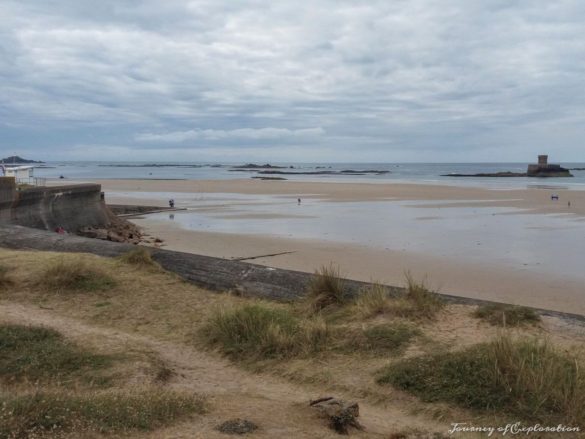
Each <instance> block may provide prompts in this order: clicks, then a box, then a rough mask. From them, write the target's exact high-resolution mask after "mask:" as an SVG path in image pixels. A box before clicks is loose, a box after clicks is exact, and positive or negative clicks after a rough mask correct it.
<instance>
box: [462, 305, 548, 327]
mask: <svg viewBox="0 0 585 439" xmlns="http://www.w3.org/2000/svg"><path fill="white" fill-rule="evenodd" d="M473 315H474V316H475V317H477V318H479V319H482V320H485V321H486V322H488V323H490V324H491V325H494V326H520V325H523V324H537V323H538V322H540V316H539V315H538V314H537V313H536V311H534V310H532V309H530V308H526V307H524V306H516V305H504V304H488V305H481V306H479V307H478V308H477V309H476V310H475V312H474V313H473Z"/></svg>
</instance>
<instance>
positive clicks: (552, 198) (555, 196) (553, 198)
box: [550, 194, 559, 201]
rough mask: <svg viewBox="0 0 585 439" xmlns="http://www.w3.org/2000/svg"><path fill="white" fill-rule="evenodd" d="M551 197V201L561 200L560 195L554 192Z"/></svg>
mask: <svg viewBox="0 0 585 439" xmlns="http://www.w3.org/2000/svg"><path fill="white" fill-rule="evenodd" d="M550 199H551V201H554V200H557V201H558V200H559V196H558V195H554V194H553V195H551V196H550Z"/></svg>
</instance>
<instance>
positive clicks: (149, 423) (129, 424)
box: [0, 389, 206, 439]
mask: <svg viewBox="0 0 585 439" xmlns="http://www.w3.org/2000/svg"><path fill="white" fill-rule="evenodd" d="M205 410H206V408H205V402H204V399H203V398H201V397H199V396H193V395H184V394H179V393H175V392H170V391H164V390H160V389H156V390H145V391H134V392H123V391H117V392H98V393H84V394H82V395H80V394H75V393H69V392H45V391H39V392H35V393H29V394H21V395H2V396H0V438H2V439H3V438H6V439H8V438H25V437H46V436H43V435H47V434H50V436H51V437H57V436H58V435H59V434H60V433H68V432H75V433H76V434H77V437H83V435H84V433H85V432H96V433H110V434H111V433H116V432H120V433H122V432H128V431H132V430H139V431H149V430H153V429H155V428H159V427H162V426H165V425H168V424H171V423H173V422H176V421H178V420H181V419H184V418H186V417H188V416H189V415H191V414H202V413H204V412H205Z"/></svg>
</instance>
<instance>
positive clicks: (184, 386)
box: [0, 302, 448, 438]
mask: <svg viewBox="0 0 585 439" xmlns="http://www.w3.org/2000/svg"><path fill="white" fill-rule="evenodd" d="M0 321H1V322H4V323H17V324H30V325H43V326H47V327H51V328H54V329H56V330H58V331H60V332H62V333H63V334H65V335H66V336H68V337H70V338H72V339H74V340H76V341H78V342H80V343H89V344H92V343H95V344H97V343H99V344H100V345H101V346H102V347H108V346H112V347H114V346H115V347H116V349H119V348H120V346H126V347H129V346H132V347H133V349H137V347H138V346H139V347H140V348H142V349H146V350H148V351H150V352H152V353H154V354H156V355H157V356H158V357H159V358H160V359H161V360H162V361H164V362H165V364H166V365H168V366H170V367H171V368H172V369H173V370H174V372H175V373H176V375H175V377H174V378H173V379H172V381H171V382H170V383H169V384H168V385H169V386H171V387H173V388H176V389H180V390H186V391H192V392H196V393H198V394H204V395H207V396H208V398H209V401H210V403H211V407H212V408H211V412H210V414H208V415H206V416H203V417H199V418H196V419H194V420H193V421H190V422H187V423H184V424H181V425H177V426H174V427H171V428H168V429H165V430H164V431H157V432H155V433H152V435H151V436H152V437H153V438H154V437H156V438H167V437H168V438H171V437H172V438H183V437H184V438H187V437H189V438H194V437H195V438H216V437H217V438H221V437H225V436H223V435H221V434H220V433H218V432H217V431H215V430H214V426H215V425H217V424H218V423H220V422H222V421H224V420H226V419H231V418H234V417H244V418H247V419H250V420H253V421H255V422H257V423H258V424H259V425H261V430H260V431H258V432H257V433H255V434H254V437H258V438H274V437H291V438H292V437H295V438H337V437H339V436H338V435H336V434H334V433H332V432H330V431H329V430H328V429H327V428H325V427H324V423H323V421H322V420H320V419H318V418H317V417H316V416H315V414H314V413H313V412H312V411H311V410H310V409H309V408H308V407H307V401H308V400H309V399H311V398H315V397H317V396H320V395H321V393H320V392H319V389H317V388H309V387H307V386H303V387H301V386H297V385H294V384H292V383H289V382H287V381H283V380H280V379H277V378H275V377H272V376H270V375H266V374H262V375H257V374H251V373H247V372H245V371H242V370H241V369H238V368H236V367H234V366H232V365H231V364H229V363H228V362H227V361H225V360H223V359H221V358H219V357H216V356H214V355H210V354H207V353H205V352H201V351H198V350H196V349H193V348H191V347H189V346H185V345H178V344H173V343H169V342H162V341H159V340H156V339H153V338H150V337H145V336H138V335H135V334H129V333H125V332H122V331H118V330H115V329H110V328H104V327H99V326H93V325H90V324H87V323H85V322H81V321H79V320H76V319H73V318H69V317H63V316H60V315H56V314H55V313H53V312H50V311H48V310H44V309H40V308H38V307H37V306H33V305H23V304H14V303H6V302H4V303H1V304H0ZM337 396H341V397H343V396H344V395H339V394H338V395H337ZM349 398H351V397H349ZM360 412H361V416H362V417H361V420H362V422H363V424H364V425H365V426H366V427H367V432H363V433H355V434H352V435H353V436H354V437H363V438H381V437H387V436H388V434H389V433H391V432H395V431H400V430H403V429H405V428H420V429H423V430H428V429H435V430H436V431H446V429H447V428H448V427H447V426H446V425H442V424H440V423H437V422H436V421H432V420H430V419H423V418H421V417H418V416H413V415H410V414H408V413H407V412H406V410H405V408H404V407H395V406H392V405H391V403H390V404H389V405H388V406H386V407H384V408H382V407H378V406H372V405H370V404H367V403H363V402H361V401H360Z"/></svg>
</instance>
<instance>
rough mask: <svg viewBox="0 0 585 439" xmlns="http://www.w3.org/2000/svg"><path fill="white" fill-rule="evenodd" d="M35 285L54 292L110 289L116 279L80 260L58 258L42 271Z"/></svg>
mask: <svg viewBox="0 0 585 439" xmlns="http://www.w3.org/2000/svg"><path fill="white" fill-rule="evenodd" d="M37 285H38V286H39V287H41V288H43V289H46V290H49V291H52V292H55V293H70V292H96V291H107V290H110V289H111V288H113V287H115V286H116V280H115V279H114V278H113V277H111V276H110V275H109V274H107V273H106V272H105V271H103V270H102V269H100V268H98V267H92V266H90V265H88V264H87V263H86V262H84V261H82V260H70V259H59V260H57V261H55V262H53V263H52V264H51V265H50V266H48V267H47V268H46V269H45V270H44V271H43V272H42V274H41V276H40V277H39V278H38V279H37Z"/></svg>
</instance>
